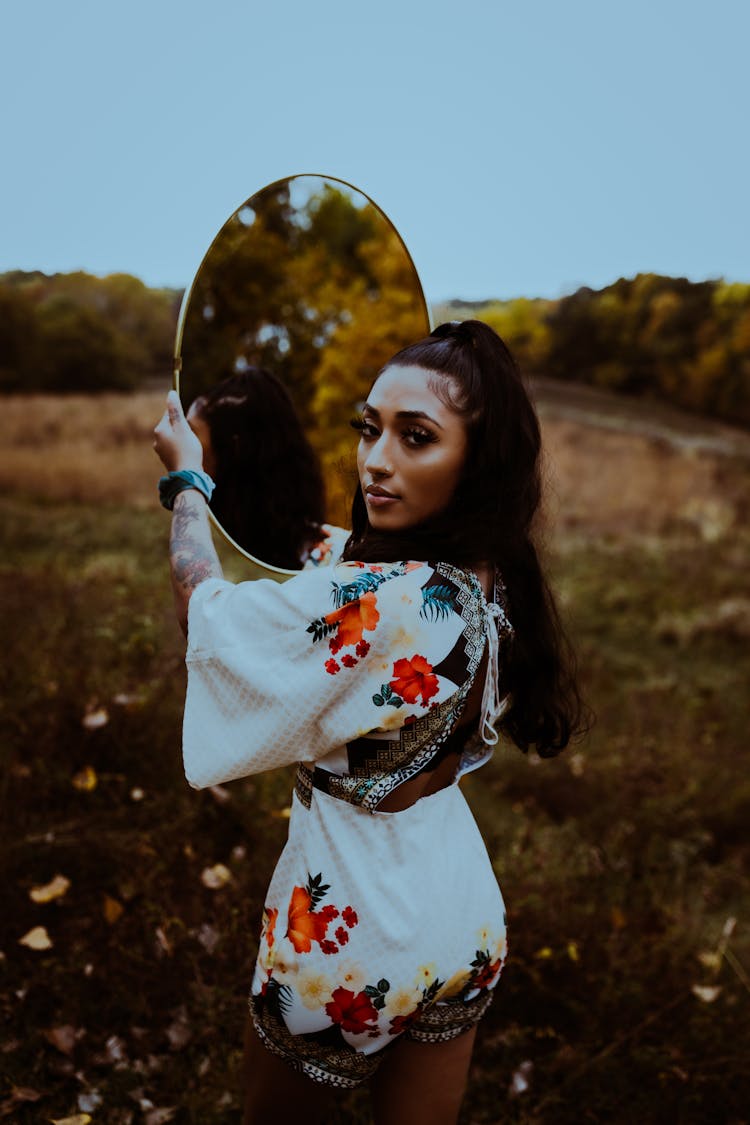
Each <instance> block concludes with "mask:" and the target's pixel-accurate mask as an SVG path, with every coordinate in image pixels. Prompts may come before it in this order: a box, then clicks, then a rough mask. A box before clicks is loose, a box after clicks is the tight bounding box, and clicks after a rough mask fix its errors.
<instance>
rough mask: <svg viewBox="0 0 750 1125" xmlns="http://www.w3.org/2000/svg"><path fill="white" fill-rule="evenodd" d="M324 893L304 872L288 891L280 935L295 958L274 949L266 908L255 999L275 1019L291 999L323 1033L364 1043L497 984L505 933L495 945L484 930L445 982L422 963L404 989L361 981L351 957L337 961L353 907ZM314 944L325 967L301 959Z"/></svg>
mask: <svg viewBox="0 0 750 1125" xmlns="http://www.w3.org/2000/svg"><path fill="white" fill-rule="evenodd" d="M330 889H331V887H330V884H328V883H324V882H323V874H322V872H318V874H317V875H310V874H308V876H307V882H306V884H305V885H304V886H301V885H297V886H295V887H294V888H293V890H292V894H291V899H290V901H289V903H288V906H287V908H286V919H287V928H286V931H285V933H284V938H285V939H286V940H287V941H288V942H289V944H290V945H291V947H292V949H293V951H294V953H295V954H299V955H301V956H302V960H301V961H297V960H296V959H295V958H294V957H292V956H289V957H284V955H283V954H281V953H280V952H279V940H278V934H277V926H278V921H279V918H281V917H283V911H282V909H281V908H280V907H270V906H266V907H265V909H264V912H263V928H262V931H261V953H260V956H259V965H260V967H261V969H262V970H263V973H264V976H265V979H264V980H263V983H262V985H261V988H260V995H261V996H263V997H264V998H266V999H267V1000H268V1002H269V1003H270V1004H271V1006H272V1009H273V1010H274V1011H276V1012H277V1013H278V1014H283V1013H284V1012H288V1011H289V1009H290V1007H291V1006H292V1004H293V1002H294V997H295V995H296V997H297V998H298V1000H299V1001H300V1003H301V1004H302V1006H303V1007H304V1009H306V1010H307V1011H308V1012H311V1013H318V1014H319V1015H322V1014H323V1013H325V1018H326V1019H327V1020H328V1021H329V1023H328V1027H329V1028H331V1027H337V1028H339V1029H340V1031H341V1032H345V1033H347V1034H350V1035H354V1036H366V1037H368V1038H380V1037H382V1036H387V1037H394V1036H397V1035H401V1034H402V1033H403V1032H405V1031H407V1030H408V1029H409V1028H410V1027H412V1026H413V1025H415V1024H416V1023H417V1022H418V1021H419V1019H420V1016H422V1015H423V1014H424V1013H425V1012H426V1011H428V1010H429V1009H431V1008H432V1007H433V1006H434V1005H435V1004H437V1003H439V1002H446V1001H449V1000H452V1001H459V1002H460V1001H464V1002H469V1001H471V1000H473V999H474V998H475V997H476V996H477V995H478V993H480V992H482V991H484V990H488V989H489V988H491V987H492V986H493V985H494V984H495V983H496V982H497V978H498V976H499V974H500V971H501V969H502V966H503V964H504V961H505V957H506V954H507V945H506V940H505V934H504V933H503V934H502V936H501V937H500V939H499V940H495V939H494V937H493V934H492V932H491V930H490V928H489V926H486V925H485V926H482V927H480V929H479V930H478V931H477V938H478V941H477V944H478V945H479V946H480V948H478V949H476V951H475V954H474V957H473V959H472V960H471V961H470V962H469V963H468V964H467V965H465V966H463V967H462V968H460V969H459V970H458V971H457V972H456V973H454V974H453V976H451V977H450V978H448V979H443V978H441V976H440V975H439V969H438V966H437V964H436V963H435V962H434V961H428V962H426V963H424V964H421V965H419V966H418V967H417V968H416V970H415V974H414V977H413V979H412V981H411V982H410V983H408V984H407V983H405V982H401V983H397V984H395V985H393V984H392V983H391V981H390V980H389V979H388V978H387V977H381V978H380V979H379V980H377V981H376V982H375V983H367V980H366V977H365V974H364V971H363V969H362V967H361V966H360V965H359V964H358V963H357V961H356V960H354V961H352V960H349V961H346V960H344V959H342V958H340V957H338V956H336V955H337V954H340V953H341V950H342V949H343V948H344V947H345V946H346V945H348V943H349V940H350V936H351V934H352V931H354V930H355V928H356V927H357V926H358V925H359V922H360V917H359V914H358V912H357V910H356V909H355V908H354V906H352V905H351V904H347V905H346V906H344V907H343V908H341V909H339V908H338V907H336V906H334V905H333V904H331V903H324V902H323V900H324V899H325V898H326V897H327V895H328V892H329V891H330ZM315 946H317V947H318V948H319V949H320V951H321V952H322V953H323V954H324V955H326V956H330V957H331V959H332V960H331V968H330V969H321V968H318V967H317V965H314V964H311V965H310V968H306V967H305V965H304V961H305V957H306V955H307V954H310V953H312V951H313V949H314V947H315Z"/></svg>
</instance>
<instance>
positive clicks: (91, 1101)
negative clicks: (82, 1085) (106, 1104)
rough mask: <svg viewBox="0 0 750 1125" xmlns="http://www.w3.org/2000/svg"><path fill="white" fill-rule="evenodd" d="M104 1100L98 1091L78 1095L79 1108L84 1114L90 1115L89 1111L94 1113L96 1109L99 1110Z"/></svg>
mask: <svg viewBox="0 0 750 1125" xmlns="http://www.w3.org/2000/svg"><path fill="white" fill-rule="evenodd" d="M103 1100H104V1099H103V1098H102V1096H101V1094H100V1093H99V1091H98V1090H89V1092H88V1093H87V1094H79V1095H78V1108H79V1109H80V1110H81V1112H82V1113H84V1114H88V1112H89V1110H91V1112H92V1113H93V1111H94V1110H95V1109H98V1108H99V1106H100V1105H101V1104H102V1102H103Z"/></svg>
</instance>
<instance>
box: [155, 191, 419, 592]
mask: <svg viewBox="0 0 750 1125" xmlns="http://www.w3.org/2000/svg"><path fill="white" fill-rule="evenodd" d="M299 181H311V182H312V181H317V182H318V183H319V185H320V187H319V190H320V191H322V192H325V189H327V188H328V187H329V185H331V190H332V191H334V192H338V193H339V194H340V195H341V194H343V190H342V189H345V190H346V191H347V192H352V193H355V196H356V197H357V200H358V201H360V207H366V206H368V205H369V207H371V208H372V209H373V210H372V214H373V215H374V216H375V217H376V218H377V219H378V221H381V222H382V224H383V225H382V230H384V231H386V232H387V233H388V234H389V235H395V238H396V240H397V245H398V247H399V250H400V252H401V254H402V255H403V261H402V263H401V264H402V265H403V266H405V267H407V268H408V272H409V277H410V290H409V293H408V294H406V290H404V293H405V294H406V295H407V296H408V298H409V300H410V301H412V302H413V308H412V309H411V310H409V315H408V316H407V317H406V320H407V322H410V317H411V319H412V320H413V322H414V324H413V327H412V328H411V330H410V331H409V332H408V333H406V332H404V333H402V336H401V338H400V339H398V338H396V339H393V338H391V339H390V340H389V347H388V349H387V352H386V354H382V355H381V356H380V357H379V358H380V362H378V363H377V365H376V368H375V370H373V371H372V375H373V376H374V374H375V373H376V370H377V369H379V368H380V366H382V363H384V362H386V361H387V359H388V357H389V356H390V355H393V354H394V353H395V352H396V351H398V350H399V348H400V347H404V346H405V345H406V344H409V343H412V342H413V341H414V340H415V339H418V338H419V337H420V336H424V335H427V334H428V333H429V331H430V315H429V309H428V307H427V302H426V300H425V297H424V291H423V289H422V284H421V282H420V279H419V275H418V273H417V270H416V266H415V265H414V261H413V259H412V257H411V254H410V253H409V251H408V249H407V247H406V244H405V242H404V240H403V238H402V237H401V235H400V234H399V232H398V230H397V229H396V227H395V226H394V224H393V223H392V222H391V220H390V219H389V218H388V216H387V215H386V214H385V212H384V211H383V210H382V208H380V207H379V206H378V205H377V204H376V203H375V201H374V200H373V199H371V198H370V196H369V195H367V193H366V192H364V191H362V189H361V188H357V187H355V186H354V185H353V184H350V183H348V182H347V181H346V180H342V179H340V178H339V177H336V176H328V175H324V174H320V173H307V172H305V173H297V174H295V175H293V176H288V177H285V178H283V179H279V180H275V181H273V182H272V183H270V184H267V185H266V186H265V187H263V188H261V189H260V190H259V191H257V192H255V193H254V194H253V195H252V196H250V197H249V198H247V199H245V200H244V201H243V202H242V203H241V204H240V206H239V207H238V208H236V210H235V211H233V212H232V214H231V215H230V216H229V218H228V219H227V220H226V221H225V222H224V223H223V224H222V226H221V228H220V229H219V231H218V233H217V234H216V236H215V237H214V239H213V240H212V242H211V244H210V246H209V248H208V250H207V251H206V253H205V254H204V256H203V258H202V260H201V263H200V265H199V266H198V269H197V270H196V272H195V275H194V277H193V280H192V282H191V284H190V286H189V288H187V289H186V290H185V293H184V295H183V299H182V305H181V307H180V314H179V319H178V322H177V331H176V337H175V348H174V367H173V386H174V387H175V389H176V390H177V391H178V393H181V389H184V386H185V380H184V378H183V369H184V364H183V343H184V335H185V326H186V323H187V320H188V312H189V310H190V307H191V300H192V298H193V296H194V294H195V293H196V288H197V286H198V282H199V279H200V278H201V274H202V271H203V270H204V269H206V268H207V267H208V265H209V264H210V263H211V261H212V256H214V255H215V254H216V251H217V248H218V247H220V246H221V244H222V240H223V238H224V237H225V236H226V237H227V238H228V237H229V236H230V235H231V233H232V230H233V229H236V222H237V220H239V222H240V223H243V225H245V226H247V227H248V229H249V227H251V226H252V225H253V222H254V219H253V220H251V221H250V223H249V224H248V223H247V221H246V220H243V219H242V218H241V213H242V212H243V211H245V210H246V209H247V208H251V209H252V213H253V216H254V215H255V208H253V201H258V200H259V198H260V197H264V198H265V197H268V196H270V195H272V193H274V192H277V193H278V192H281V191H282V190H283V189H284V188H285V187H288V188H289V193H290V197H291V192H292V187H293V185H294V186H297V187H299ZM313 198H314V195H313V192H312V190H311V191H310V193H309V194H308V196H307V198H306V205H307V204H309V203H310V201H311V200H312V199H313ZM349 202H353V201H352V200H351V199H349ZM290 203H291V199H290ZM355 206H356V205H355ZM296 209H297V210H299V207H297V208H296ZM233 224H234V227H233ZM219 260H221V259H219ZM259 307H262V302H259ZM340 311H341V316H340V318H339V320H338V322H337V327H335V328H334V329H333V333H334V336H335V332H336V331H337V330H338V328H340V327H341V325H342V324H344V323H346V325H347V331H348V332H349V334H350V335H352V334H353V330H352V328H351V322H356V314H354V315H352V314H351V312H350V310H349V309H347V308H344V306H341V308H340ZM256 320H257V317H256ZM262 326H263V328H266V327H267V326H268V327H269V328H272V329H278V328H279V327H281V328H282V330H283V327H284V326H283V325H281V326H279V323H278V318H276V319H275V320H265V319H263V320H262ZM258 331H260V330H256V334H257V332H258ZM329 343H330V341H329ZM394 345H395V346H394ZM255 346H256V347H257V346H258V345H257V343H256V345H255ZM316 346H317V345H316ZM325 346H326V347H327V346H328V344H326V345H325ZM381 351H382V349H381ZM324 352H325V347H324V346H322V345H320V353H319V354H320V357H323V356H324ZM241 358H243V359H244V357H241ZM235 363H236V360H235ZM235 370H241V368H237V367H236V366H235ZM181 384H182V387H181ZM206 389H208V388H206ZM199 393H200V392H199ZM181 397H182V396H181ZM193 397H194V396H193V395H191V401H192V399H193ZM183 405H184V407H185V409H186V410H187V407H188V405H189V404H188V403H186V402H183ZM349 409H351V405H350V407H349ZM325 468H326V466H324V475H326V474H325ZM328 468H329V469H330V468H331V466H330V465H329V466H328ZM326 484H327V485H328V484H329V480H328V479H327V480H326ZM209 514H210V518H211V521H212V523H213V525H214V527H215V528H217V529H218V531H219V532H220V534H221V535H222V536H223V538H224V539H225V540H226V541H227V542H228V543H229V544H230V545H231V546H232V547H233V548H234V549H235V550H236V551H237V552H238V553H239V554H240V555H241V556H243V557H244V559H246V560H247V561H248V562H249V563H251V564H252V569H253V574H252V577H268V578H274V579H276V580H277V581H285V580H286V579H287V578H291V577H292V576H293V575H295V574H298V573H300V571H299V570H289V569H286V568H284V567H280V566H275V565H274V564H272V563H269V562H266V561H264V560H262V559H260V558H258V557H257V556H256V555H254V554H252V552H251V551H250V550H248V549H247V548H246V547H244V546H243V545H242V544H240V543H238V542H237V541H236V540H235V539H234V538H233V537H232V535H231V534H230V533H229V532H228V531H227V530H226V528H225V527H223V526H222V524H221V523H220V521H219V520H218V519H217V518H216V516H215V515H214V513H213V512H212V511H211V509H210V507H209Z"/></svg>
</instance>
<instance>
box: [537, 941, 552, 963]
mask: <svg viewBox="0 0 750 1125" xmlns="http://www.w3.org/2000/svg"><path fill="white" fill-rule="evenodd" d="M534 956H535V957H540V958H541V959H542V960H543V961H546V960H547V959H548V958H549V957H551V956H552V950H551V949H550V947H549V946H548V945H545V946H544V948H543V949H537V951H536V953H535V954H534Z"/></svg>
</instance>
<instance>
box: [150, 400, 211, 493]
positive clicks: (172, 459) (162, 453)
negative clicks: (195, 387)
mask: <svg viewBox="0 0 750 1125" xmlns="http://www.w3.org/2000/svg"><path fill="white" fill-rule="evenodd" d="M154 449H155V450H156V453H157V455H158V456H159V457H160V458H161V460H162V461H163V463H164V468H165V469H166V470H167V472H168V473H173V472H177V471H178V470H179V469H202V468H203V446H202V445H201V443H200V441H199V440H198V437H197V435H196V434H195V433H194V432H193V431H192V430H191V428H190V423H189V422H188V420H187V418H186V417H185V415H184V413H183V410H182V403H181V402H180V396H179V395H178V394H177V391H170V392H169V394H168V395H167V409H166V410H165V411H164V414H163V415H162V417H161V419H160V421H159V424H158V425H157V426H156V427H155V429H154Z"/></svg>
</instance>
